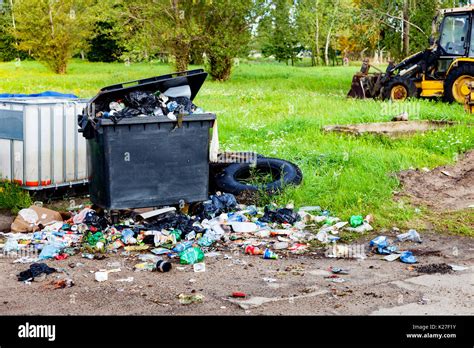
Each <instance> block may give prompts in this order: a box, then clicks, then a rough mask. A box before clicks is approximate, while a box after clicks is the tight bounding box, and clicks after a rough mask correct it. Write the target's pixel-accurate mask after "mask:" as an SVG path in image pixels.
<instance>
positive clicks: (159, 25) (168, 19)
mask: <svg viewBox="0 0 474 348" xmlns="http://www.w3.org/2000/svg"><path fill="white" fill-rule="evenodd" d="M208 1H209V0H155V1H149V0H134V1H132V0H123V5H122V6H121V9H122V11H121V13H120V14H119V15H118V16H119V18H120V21H119V23H122V25H123V30H122V38H123V41H125V42H126V48H127V51H128V54H126V56H127V58H132V59H135V60H147V59H149V57H150V56H153V55H154V54H161V53H166V54H170V55H171V56H173V57H174V61H175V68H176V70H178V71H183V70H186V69H187V68H188V65H189V62H190V55H191V47H192V46H193V45H194V44H195V43H196V42H197V41H201V40H202V37H203V33H202V21H203V18H204V16H203V13H205V12H204V10H205V8H206V6H207V3H208Z"/></svg>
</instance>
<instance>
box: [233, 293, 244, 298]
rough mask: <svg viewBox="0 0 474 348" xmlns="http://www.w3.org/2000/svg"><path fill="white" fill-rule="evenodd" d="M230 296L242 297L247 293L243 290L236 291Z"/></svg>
mask: <svg viewBox="0 0 474 348" xmlns="http://www.w3.org/2000/svg"><path fill="white" fill-rule="evenodd" d="M232 297H237V298H244V297H247V294H246V293H244V292H239V291H236V292H233V293H232Z"/></svg>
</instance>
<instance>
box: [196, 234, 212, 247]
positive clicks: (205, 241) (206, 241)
mask: <svg viewBox="0 0 474 348" xmlns="http://www.w3.org/2000/svg"><path fill="white" fill-rule="evenodd" d="M197 243H198V244H199V245H200V246H203V247H208V246H211V245H212V243H214V239H213V238H212V237H211V236H210V235H209V234H208V233H205V234H204V235H203V236H202V237H201V238H199V240H198V242H197Z"/></svg>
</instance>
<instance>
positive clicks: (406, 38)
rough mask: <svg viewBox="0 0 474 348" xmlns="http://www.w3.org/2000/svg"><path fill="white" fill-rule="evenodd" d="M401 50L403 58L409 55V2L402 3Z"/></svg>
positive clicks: (407, 0)
mask: <svg viewBox="0 0 474 348" xmlns="http://www.w3.org/2000/svg"><path fill="white" fill-rule="evenodd" d="M402 18H403V31H402V32H403V34H402V35H403V50H402V52H403V53H404V54H405V56H408V55H409V54H410V23H409V21H410V14H409V0H404V1H403V15H402Z"/></svg>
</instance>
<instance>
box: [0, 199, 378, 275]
mask: <svg viewBox="0 0 474 348" xmlns="http://www.w3.org/2000/svg"><path fill="white" fill-rule="evenodd" d="M71 213H72V216H71V217H70V218H69V219H67V220H65V221H63V220H62V217H61V214H59V213H58V212H55V211H52V210H49V209H46V208H42V207H37V206H32V207H30V208H28V209H23V210H21V211H20V212H19V214H18V216H17V218H16V220H15V222H14V223H13V225H12V231H13V232H24V233H8V234H6V235H5V236H6V237H7V238H6V241H5V244H4V245H3V249H4V253H5V252H6V253H18V256H19V257H18V259H16V260H15V262H21V263H30V262H39V261H41V260H48V259H49V260H54V259H55V260H64V259H67V258H68V257H69V256H72V255H76V254H80V255H81V256H82V257H84V258H88V259H103V258H104V257H106V255H107V254H109V253H115V254H121V255H125V256H129V255H130V254H131V253H137V255H138V260H139V261H140V262H139V263H137V264H136V265H135V267H134V268H135V269H136V270H147V271H160V272H168V271H170V270H171V268H172V263H179V264H182V265H194V268H195V271H205V265H203V264H202V262H203V260H204V258H205V255H206V254H209V253H212V252H217V251H218V250H240V251H241V252H243V253H245V254H251V255H258V256H259V257H262V258H264V259H272V260H275V259H278V258H280V257H284V256H285V255H288V254H302V253H305V252H307V251H308V250H309V246H310V244H309V242H311V241H313V240H314V241H318V242H319V243H322V244H328V243H335V242H336V241H337V240H339V239H340V237H339V236H338V234H339V231H342V230H344V229H345V230H348V231H358V232H364V231H368V230H371V229H372V227H371V226H370V225H369V224H368V222H367V221H366V220H364V219H363V218H362V217H361V216H356V217H352V218H351V220H350V221H349V222H346V221H341V220H340V219H339V218H337V217H333V216H331V215H330V212H329V211H324V210H322V209H321V208H320V207H302V208H301V209H299V210H298V211H296V210H295V209H294V207H293V206H291V205H288V206H287V207H284V208H279V207H277V206H274V205H269V206H266V207H264V208H257V207H256V206H252V205H250V206H246V205H241V204H238V203H237V201H236V199H235V197H234V196H233V195H231V194H226V193H223V194H216V195H213V196H211V197H210V199H209V200H208V201H205V202H203V203H201V204H200V205H199V206H198V207H197V208H196V211H195V212H194V214H193V215H188V214H184V213H181V212H179V211H177V210H176V208H174V207H168V208H162V209H158V210H152V211H148V212H145V213H141V214H139V213H137V212H135V211H129V212H128V213H127V212H126V213H124V214H123V219H122V220H121V221H120V222H119V223H118V224H112V223H111V222H110V221H109V219H108V218H107V216H106V215H104V214H103V213H102V214H101V213H99V212H97V211H95V210H93V209H91V208H83V209H82V210H77V211H75V212H71ZM13 227H14V229H13ZM27 248H29V250H30V251H31V250H33V251H35V252H36V253H35V254H34V255H36V256H37V257H32V253H29V254H28V255H26V256H25V255H23V253H22V252H21V251H22V250H26V249H27ZM22 255H23V256H22ZM34 255H33V256H34ZM20 256H21V257H20ZM106 276H107V274H99V275H97V277H98V279H97V280H98V281H102V280H105V279H106Z"/></svg>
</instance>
